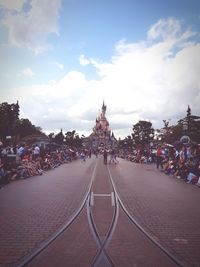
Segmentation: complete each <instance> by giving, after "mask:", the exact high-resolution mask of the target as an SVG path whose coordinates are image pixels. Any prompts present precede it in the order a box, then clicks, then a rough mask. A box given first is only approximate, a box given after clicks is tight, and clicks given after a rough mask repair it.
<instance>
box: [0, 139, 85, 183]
mask: <svg viewBox="0 0 200 267" xmlns="http://www.w3.org/2000/svg"><path fill="white" fill-rule="evenodd" d="M79 154H80V151H78V150H75V149H74V148H73V150H72V149H71V148H69V147H65V148H57V149H53V150H52V149H50V147H48V146H47V147H45V148H44V147H39V146H38V145H37V144H35V145H32V146H27V145H23V144H21V145H19V146H18V145H17V146H6V147H4V146H3V144H2V145H1V146H0V188H2V187H3V185H5V184H8V183H10V182H11V181H14V180H19V179H26V178H29V177H31V176H35V175H42V174H43V172H44V171H48V170H51V169H54V168H56V167H58V166H60V165H61V164H63V163H69V162H71V161H73V160H75V159H77V158H78V157H79Z"/></svg>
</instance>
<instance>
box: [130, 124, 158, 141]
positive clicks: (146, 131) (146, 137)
mask: <svg viewBox="0 0 200 267" xmlns="http://www.w3.org/2000/svg"><path fill="white" fill-rule="evenodd" d="M132 138H133V140H134V142H135V144H136V145H139V144H140V145H143V146H144V145H146V144H149V143H150V142H151V141H152V140H153V138H154V129H153V128H152V123H151V122H149V121H139V122H138V123H136V124H135V125H133V133H132Z"/></svg>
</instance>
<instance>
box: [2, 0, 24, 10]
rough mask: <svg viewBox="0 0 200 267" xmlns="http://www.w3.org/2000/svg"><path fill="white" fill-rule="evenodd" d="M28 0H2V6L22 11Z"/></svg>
mask: <svg viewBox="0 0 200 267" xmlns="http://www.w3.org/2000/svg"><path fill="white" fill-rule="evenodd" d="M25 2H26V0H0V7H1V8H4V9H10V10H16V11H21V9H22V7H23V5H24V3H25Z"/></svg>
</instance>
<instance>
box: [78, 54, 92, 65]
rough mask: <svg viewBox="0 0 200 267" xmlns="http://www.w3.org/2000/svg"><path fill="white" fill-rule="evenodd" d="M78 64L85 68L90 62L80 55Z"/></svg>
mask: <svg viewBox="0 0 200 267" xmlns="http://www.w3.org/2000/svg"><path fill="white" fill-rule="evenodd" d="M79 63H80V65H82V66H87V65H88V64H90V61H89V60H88V59H87V58H86V57H85V55H80V57H79Z"/></svg>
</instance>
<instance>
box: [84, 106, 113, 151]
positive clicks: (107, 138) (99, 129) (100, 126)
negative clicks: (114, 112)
mask: <svg viewBox="0 0 200 267" xmlns="http://www.w3.org/2000/svg"><path fill="white" fill-rule="evenodd" d="M106 108H107V107H106V105H105V104H104V101H103V105H102V108H101V113H100V114H99V115H98V117H97V118H96V124H95V126H94V127H93V132H92V133H91V135H90V136H89V139H90V144H91V147H92V148H93V149H98V148H108V149H114V148H117V139H116V138H115V136H114V133H113V132H112V131H111V128H110V126H109V122H108V120H107V118H106Z"/></svg>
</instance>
